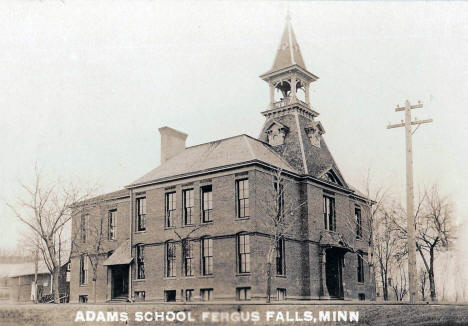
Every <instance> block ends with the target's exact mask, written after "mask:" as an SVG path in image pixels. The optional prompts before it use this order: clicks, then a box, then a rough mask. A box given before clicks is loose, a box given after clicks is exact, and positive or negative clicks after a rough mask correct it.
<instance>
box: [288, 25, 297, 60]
mask: <svg viewBox="0 0 468 326" xmlns="http://www.w3.org/2000/svg"><path fill="white" fill-rule="evenodd" d="M287 24H288V34H289V35H288V36H289V53H290V54H291V62H292V63H293V64H296V60H294V51H293V44H292V35H291V18H289V19H288V22H287Z"/></svg>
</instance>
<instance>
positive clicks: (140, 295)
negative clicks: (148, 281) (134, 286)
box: [135, 291, 146, 301]
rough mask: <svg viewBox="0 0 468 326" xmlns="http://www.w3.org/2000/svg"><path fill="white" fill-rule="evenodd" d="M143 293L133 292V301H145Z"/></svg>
mask: <svg viewBox="0 0 468 326" xmlns="http://www.w3.org/2000/svg"><path fill="white" fill-rule="evenodd" d="M145 296H146V293H145V291H135V301H145Z"/></svg>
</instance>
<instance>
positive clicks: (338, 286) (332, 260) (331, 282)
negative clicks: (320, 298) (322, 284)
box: [325, 249, 343, 298]
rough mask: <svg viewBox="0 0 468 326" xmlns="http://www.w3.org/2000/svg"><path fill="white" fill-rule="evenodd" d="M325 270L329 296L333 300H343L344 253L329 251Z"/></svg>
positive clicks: (334, 250)
mask: <svg viewBox="0 0 468 326" xmlns="http://www.w3.org/2000/svg"><path fill="white" fill-rule="evenodd" d="M325 270H326V283H327V289H328V294H329V295H330V297H333V298H343V253H341V252H340V251H339V250H336V249H328V250H327V253H326V264H325Z"/></svg>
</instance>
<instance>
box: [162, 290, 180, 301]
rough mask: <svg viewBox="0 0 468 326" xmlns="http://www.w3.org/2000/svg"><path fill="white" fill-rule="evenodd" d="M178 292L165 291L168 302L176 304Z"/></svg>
mask: <svg viewBox="0 0 468 326" xmlns="http://www.w3.org/2000/svg"><path fill="white" fill-rule="evenodd" d="M176 295H177V292H176V290H167V291H164V298H165V300H166V302H175V301H176Z"/></svg>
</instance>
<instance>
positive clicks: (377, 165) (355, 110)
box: [0, 0, 468, 249]
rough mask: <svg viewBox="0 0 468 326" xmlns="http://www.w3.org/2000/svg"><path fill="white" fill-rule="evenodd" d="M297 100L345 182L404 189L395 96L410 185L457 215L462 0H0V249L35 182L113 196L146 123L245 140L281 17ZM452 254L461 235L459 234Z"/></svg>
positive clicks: (150, 127)
mask: <svg viewBox="0 0 468 326" xmlns="http://www.w3.org/2000/svg"><path fill="white" fill-rule="evenodd" d="M288 8H289V12H290V14H291V17H292V25H293V28H294V30H295V34H296V38H297V41H298V43H299V46H300V48H301V51H302V55H303V57H304V60H305V64H306V67H307V69H308V70H309V71H310V72H312V73H313V74H315V75H317V76H319V78H320V79H319V80H318V81H316V82H314V83H313V84H312V85H311V96H310V99H311V103H312V105H313V106H314V108H315V109H316V111H318V112H319V113H320V116H319V117H318V120H320V121H321V122H322V124H323V126H324V128H325V131H326V134H325V135H324V137H325V141H326V142H327V144H328V147H329V148H330V150H331V152H332V154H333V155H334V158H335V160H336V161H337V163H338V166H339V168H340V170H341V172H342V173H343V174H344V176H345V179H346V180H347V181H348V182H349V183H350V184H353V185H355V186H357V187H362V185H363V183H364V180H365V176H366V175H367V172H368V171H369V170H370V171H371V172H370V173H371V182H372V184H373V185H374V186H375V187H385V188H389V189H391V191H392V192H393V193H395V194H396V195H397V196H400V197H401V198H402V199H403V198H404V190H405V156H404V153H405V151H404V144H405V143H404V130H403V129H402V128H400V129H391V130H387V129H386V126H387V125H388V124H389V123H399V122H400V120H402V119H403V118H404V117H403V113H402V112H395V110H394V108H395V106H396V105H397V104H399V105H403V104H404V102H405V100H410V101H411V102H412V103H416V102H417V101H418V100H420V101H421V102H422V103H423V105H424V107H423V108H422V109H417V110H413V112H412V113H413V117H417V118H418V119H427V118H433V119H434V122H433V123H430V124H425V125H422V126H421V127H420V128H419V129H418V130H417V132H416V133H415V134H414V138H413V145H414V174H415V178H414V183H415V187H416V189H418V188H423V187H425V186H428V185H431V184H434V183H438V184H439V187H440V189H441V192H442V193H443V194H444V195H447V196H450V197H451V198H452V200H453V202H454V203H455V206H456V213H455V218H456V219H457V221H459V222H463V221H468V214H467V213H466V212H467V211H468V201H467V198H468V187H464V183H465V182H466V181H467V180H468V169H466V168H465V161H466V159H467V158H468V155H467V141H466V139H468V131H467V128H466V121H467V117H468V115H467V113H466V110H467V103H468V92H467V91H466V89H468V87H467V86H468V74H467V73H466V72H467V71H468V60H466V58H467V57H468V3H463V2H410V3H403V2H328V1H327V2H279V1H264V2H262V1H236V2H231V1H216V2H215V1H191V2H182V1H178V2H166V1H122V0H114V1H106V0H103V1H99V2H98V1H66V0H65V1H32V0H31V1H26V0H24V1H4V2H1V3H0V112H1V118H0V148H1V149H2V154H1V156H0V229H2V230H5V231H6V230H8V231H7V232H2V233H3V234H2V237H0V247H14V246H15V245H16V243H17V241H18V239H19V237H18V233H19V232H20V231H21V230H22V229H23V226H22V225H21V224H20V223H19V222H18V221H17V220H16V219H15V217H14V216H13V214H12V212H11V211H10V210H9V208H8V207H7V205H6V203H11V202H14V200H15V198H17V197H18V196H20V195H21V189H20V187H19V183H20V182H24V183H28V182H31V178H32V174H33V168H34V164H35V162H37V164H38V165H39V166H40V167H41V168H42V170H43V171H45V172H46V173H47V175H48V176H49V177H50V178H62V179H64V180H73V181H74V182H78V183H82V184H97V185H98V186H99V187H100V188H99V189H100V191H101V192H108V191H114V190H118V189H121V188H122V187H123V186H125V185H128V184H130V183H131V182H132V181H134V180H136V179H138V178H139V177H141V176H142V175H143V174H145V173H146V172H148V171H149V170H151V169H152V168H154V167H156V166H157V165H158V164H159V162H160V138H159V134H158V131H157V130H158V128H159V127H162V126H170V127H173V128H175V129H178V130H181V131H183V132H186V133H188V135H189V136H188V139H187V145H188V146H191V145H196V144H199V143H204V142H209V141H212V140H217V139H222V138H226V137H231V136H234V135H238V134H244V133H245V134H248V135H251V136H253V137H257V136H258V135H259V133H260V130H261V127H262V125H263V122H264V117H263V116H262V115H261V114H260V112H261V111H264V110H266V109H267V106H268V103H269V100H268V96H269V90H268V85H267V84H266V83H265V82H264V81H262V80H261V79H260V78H259V77H258V76H259V75H261V74H262V73H264V72H266V71H268V70H269V69H270V68H271V66H272V64H273V59H274V56H275V53H276V49H277V47H278V45H279V41H280V37H281V33H282V30H283V28H284V24H285V16H286V13H287V10H288ZM459 245H460V246H462V247H464V248H466V249H468V240H466V239H463V237H461V240H459Z"/></svg>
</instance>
